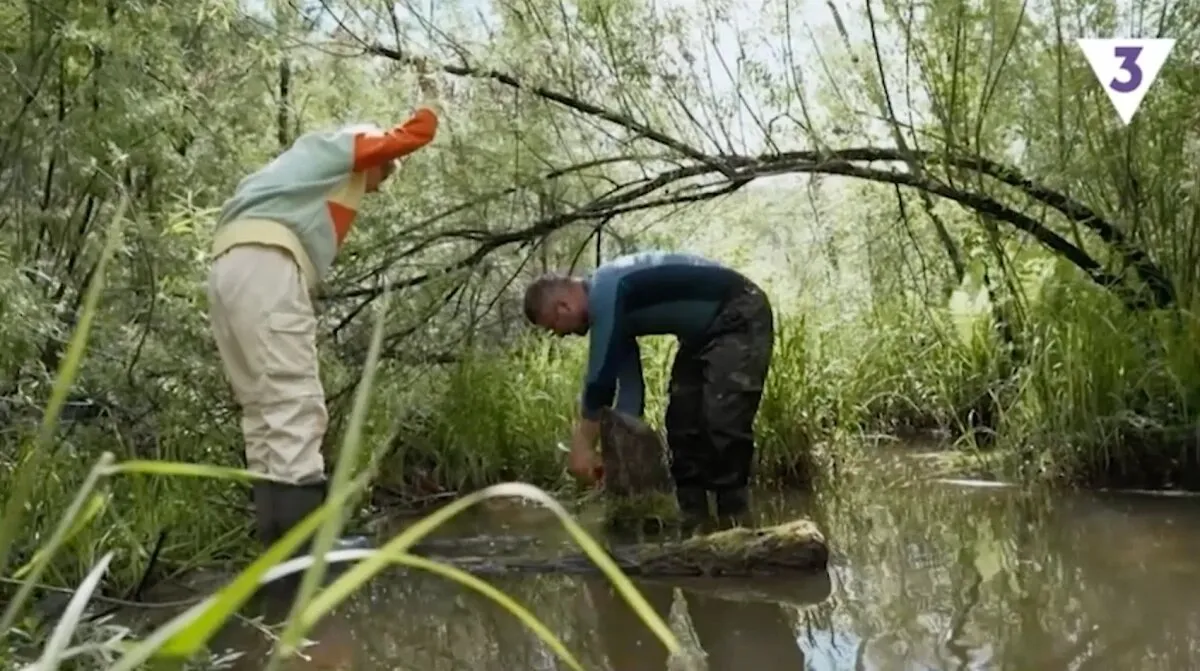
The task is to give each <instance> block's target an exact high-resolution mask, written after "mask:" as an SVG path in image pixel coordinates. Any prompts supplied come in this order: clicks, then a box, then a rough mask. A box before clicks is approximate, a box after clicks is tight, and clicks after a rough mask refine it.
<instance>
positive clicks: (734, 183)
mask: <svg viewBox="0 0 1200 671" xmlns="http://www.w3.org/2000/svg"><path fill="white" fill-rule="evenodd" d="M364 48H365V51H366V53H367V54H370V55H376V56H382V57H385V58H388V59H390V60H393V61H397V62H402V63H415V59H414V58H413V57H412V56H410V55H407V54H404V53H402V52H400V51H397V50H395V49H390V48H387V47H384V46H382V45H378V44H366V43H364ZM441 69H442V71H443V72H445V73H447V74H451V75H455V76H461V77H470V78H476V79H488V80H492V81H495V82H498V83H501V84H504V85H506V86H511V87H513V88H518V89H521V90H525V91H528V92H529V93H532V94H533V95H536V96H538V97H540V98H543V99H545V100H547V101H550V102H553V103H556V104H558V105H561V106H563V107H564V108H566V109H569V110H571V111H573V112H575V113H577V114H582V115H587V116H591V117H594V118H598V119H602V120H604V121H606V122H608V123H612V124H614V125H617V126H619V127H622V128H624V129H626V130H628V131H630V132H632V133H635V134H636V135H638V136H641V137H643V138H646V139H647V140H649V141H651V142H654V143H657V144H659V145H661V146H662V147H664V148H666V149H669V150H671V151H673V152H677V153H678V154H679V155H680V156H681V157H683V158H685V159H689V160H692V161H695V162H696V163H697V164H699V165H693V166H684V167H682V168H679V169H676V170H672V171H667V172H664V173H661V174H660V175H659V176H658V177H656V178H654V179H652V180H650V181H649V182H643V183H641V184H640V186H639V187H638V188H637V189H632V190H629V191H625V192H623V193H622V192H618V193H616V194H610V195H608V196H606V197H603V198H600V199H597V200H594V201H593V202H592V203H589V204H587V205H584V206H583V207H581V208H579V209H577V210H576V211H575V212H572V213H565V214H560V215H558V216H556V217H554V218H549V219H543V220H541V221H539V222H537V223H535V224H534V225H532V226H530V227H527V228H525V229H522V230H520V231H516V232H513V233H507V234H502V235H497V236H495V237H493V238H491V239H489V240H488V241H486V242H483V243H482V244H481V245H480V247H479V248H477V250H476V252H475V253H473V254H471V255H470V256H468V257H467V258H464V259H462V260H461V261H459V262H457V263H454V264H451V265H450V266H448V267H447V269H446V270H443V271H438V272H437V273H432V274H426V275H424V276H417V277H415V278H411V279H409V280H401V281H400V282H398V283H397V285H396V286H397V287H407V286H415V285H417V284H421V283H424V282H426V281H428V279H429V278H430V277H431V276H433V275H440V274H441V272H446V271H447V270H448V271H452V270H455V269H461V268H466V267H471V266H472V265H474V264H475V263H478V261H479V260H481V259H482V258H483V257H486V255H487V254H489V253H491V252H492V251H494V250H496V249H499V248H500V247H503V246H506V245H508V244H513V243H516V242H525V241H528V240H530V239H532V238H533V237H536V236H540V235H544V234H547V233H550V232H553V231H554V230H557V229H559V228H562V227H564V226H566V225H568V224H571V223H574V222H578V221H587V220H594V219H598V218H603V217H607V216H613V215H614V214H619V213H622V212H626V211H632V210H633V209H647V207H649V206H647V205H644V204H639V203H637V202H636V201H637V199H638V198H641V197H644V196H646V195H649V193H652V192H654V191H657V190H658V189H660V188H662V187H665V186H667V185H668V184H671V183H674V182H677V181H680V180H683V179H685V178H687V177H696V176H699V175H704V174H709V173H717V174H719V175H720V176H721V177H723V178H724V179H723V183H724V184H723V185H724V187H725V188H726V189H728V190H729V191H732V190H736V189H737V188H739V187H740V186H743V185H745V184H746V183H748V182H749V181H751V180H753V179H756V178H758V177H762V176H766V175H777V174H787V173H802V172H809V173H820V174H829V175H844V176H851V177H857V178H860V179H865V180H868V181H874V182H882V183H890V184H900V185H905V186H910V187H913V188H916V189H918V190H920V191H922V192H925V193H930V194H935V195H939V196H942V197H944V198H949V199H951V200H954V201H955V202H958V203H960V204H961V205H964V206H966V207H968V208H971V209H973V210H975V211H977V212H979V213H981V214H985V215H990V216H993V217H995V218H996V219H997V220H1000V221H1004V222H1005V223H1008V224H1010V225H1012V226H1014V227H1016V228H1018V229H1020V230H1023V231H1025V232H1027V233H1029V234H1031V235H1033V236H1034V237H1035V238H1036V239H1037V240H1038V241H1039V242H1040V243H1042V245H1044V246H1045V247H1047V248H1048V249H1050V250H1052V251H1054V252H1055V253H1057V254H1058V255H1060V256H1062V257H1063V258H1066V259H1067V260H1069V261H1070V262H1071V263H1073V264H1074V265H1076V266H1077V267H1079V268H1080V270H1082V271H1083V272H1084V273H1086V274H1087V275H1088V276H1089V277H1091V278H1092V279H1093V281H1095V282H1097V283H1098V284H1100V285H1102V286H1105V287H1108V288H1110V289H1112V290H1114V291H1117V292H1119V293H1121V294H1122V299H1123V300H1124V302H1125V304H1126V305H1127V306H1129V307H1130V308H1133V309H1136V308H1142V307H1146V306H1147V305H1148V304H1149V305H1153V306H1155V307H1160V308H1162V307H1167V306H1169V305H1171V304H1172V303H1173V302H1174V300H1175V289H1174V287H1173V286H1172V283H1171V281H1170V279H1169V278H1168V277H1167V275H1166V273H1164V272H1163V271H1162V269H1161V268H1159V267H1158V266H1157V265H1156V264H1155V263H1154V262H1153V260H1152V259H1150V257H1149V255H1148V254H1146V252H1145V251H1144V250H1142V249H1140V248H1138V247H1137V246H1136V245H1134V244H1133V243H1132V242H1131V241H1129V240H1128V238H1127V237H1126V236H1125V235H1124V233H1122V231H1121V230H1120V229H1119V228H1118V227H1117V226H1115V225H1114V224H1113V223H1111V222H1109V221H1107V220H1105V219H1103V218H1102V217H1100V216H1099V215H1098V214H1096V213H1095V212H1094V211H1093V210H1092V209H1091V208H1089V207H1088V206H1086V205H1085V204H1083V203H1081V202H1079V201H1076V200H1074V199H1072V198H1070V197H1068V196H1066V195H1064V194H1062V193H1059V192H1057V191H1054V190H1052V189H1050V188H1048V187H1045V186H1043V185H1040V184H1037V183H1036V182H1034V181H1033V180H1032V179H1029V178H1028V177H1026V176H1024V175H1022V174H1021V172H1020V171H1019V170H1017V169H1016V168H1014V167H1012V166H1007V165H1004V164H1002V163H999V162H996V161H992V160H990V159H986V158H983V157H978V156H964V155H955V154H953V153H933V152H928V151H914V150H908V151H904V150H901V149H875V148H849V149H842V150H836V151H799V152H776V153H772V154H764V155H761V156H757V157H748V156H739V155H729V154H720V155H715V156H714V155H708V154H705V153H703V152H701V151H700V150H698V149H696V148H695V147H692V146H690V145H688V144H687V143H685V142H683V141H681V140H679V139H676V138H673V137H671V136H669V135H668V134H666V133H664V132H662V131H659V130H656V129H654V128H651V127H649V126H647V125H645V124H643V123H641V122H638V121H636V120H634V119H632V118H630V117H629V116H628V115H624V114H621V113H618V112H615V111H613V110H610V109H607V108H604V107H602V106H600V105H596V104H593V103H589V102H586V101H583V100H579V99H577V98H575V97H572V96H570V95H567V94H565V93H562V92H558V91H553V90H550V89H547V88H545V87H537V86H525V85H524V84H522V82H521V81H520V79H519V78H517V77H516V76H514V75H512V74H509V73H503V72H499V71H495V70H490V69H482V68H474V67H471V66H469V65H444V66H442V68H441ZM863 161H867V162H870V161H888V162H901V163H916V164H919V165H921V166H922V167H924V168H926V169H928V168H931V167H938V166H946V167H954V168H959V169H966V170H972V171H975V172H977V173H980V174H983V175H986V176H988V177H991V178H993V179H995V180H997V181H999V182H1001V183H1003V184H1006V185H1008V186H1010V187H1012V188H1014V189H1016V190H1017V191H1018V192H1020V193H1021V194H1023V195H1025V196H1026V197H1029V198H1031V199H1034V200H1036V201H1039V202H1041V203H1043V204H1045V205H1048V206H1050V207H1052V208H1054V209H1055V210H1056V211H1058V212H1059V213H1061V214H1062V215H1063V216H1064V217H1066V218H1067V219H1069V220H1071V221H1074V222H1076V223H1078V224H1080V225H1082V226H1084V227H1086V228H1088V229H1090V230H1091V231H1093V232H1094V233H1096V234H1097V236H1098V237H1099V238H1100V239H1101V240H1102V241H1104V242H1105V243H1106V244H1108V245H1109V246H1110V247H1112V249H1113V251H1114V252H1115V253H1116V254H1117V255H1118V256H1119V258H1121V260H1122V262H1123V263H1124V264H1125V265H1126V266H1127V267H1130V268H1132V269H1134V271H1135V272H1136V273H1137V275H1138V276H1139V278H1140V279H1141V280H1142V282H1143V283H1144V284H1145V285H1146V288H1148V289H1149V290H1150V292H1151V295H1152V300H1150V301H1146V300H1145V299H1142V298H1139V297H1137V296H1135V294H1136V291H1134V290H1131V289H1129V288H1127V287H1124V286H1123V285H1122V283H1121V281H1120V278H1119V277H1117V276H1115V275H1112V274H1110V273H1107V272H1105V271H1103V270H1102V267H1101V265H1100V264H1099V263H1098V262H1097V261H1096V260H1095V259H1094V258H1092V257H1091V256H1090V255H1088V254H1087V253H1086V252H1085V251H1084V250H1082V249H1080V248H1079V247H1077V246H1076V245H1074V244H1072V243H1070V242H1069V241H1067V240H1066V239H1064V238H1063V237H1062V236H1059V235H1057V234H1056V233H1054V232H1053V231H1052V230H1050V229H1049V228H1047V227H1046V226H1044V225H1042V224H1041V223H1039V222H1037V221H1036V220H1034V219H1033V218H1031V217H1028V216H1026V215H1022V214H1020V213H1018V212H1016V211H1015V210H1012V209H1011V208H1008V207H1006V206H1004V205H1003V204H1001V203H999V202H998V201H996V200H995V199H993V198H990V197H988V196H985V195H983V194H978V193H972V192H969V191H966V190H964V189H959V188H952V187H949V186H946V185H944V184H941V183H939V182H935V181H933V180H932V179H929V178H926V177H925V176H924V174H923V172H922V173H918V174H915V175H913V174H901V173H895V172H889V171H879V170H872V169H869V168H863V167H858V166H852V165H849V164H848V162H863ZM710 186H713V188H716V186H715V185H710ZM618 191H619V190H618ZM717 195H721V194H719V193H714V192H713V191H708V192H704V193H699V194H693V195H692V196H690V197H689V199H690V200H692V201H696V200H704V199H710V198H713V197H716V196H717ZM681 198H682V197H680V196H676V197H674V198H666V199H663V200H662V201H660V202H659V203H657V205H667V204H676V203H679V202H686V201H682V200H681ZM378 291H380V290H378V289H371V290H367V289H362V290H351V291H350V293H349V294H342V296H367V295H372V292H378Z"/></svg>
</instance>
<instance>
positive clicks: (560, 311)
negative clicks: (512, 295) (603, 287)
mask: <svg viewBox="0 0 1200 671" xmlns="http://www.w3.org/2000/svg"><path fill="white" fill-rule="evenodd" d="M525 318H526V319H528V320H529V322H530V323H531V324H534V325H536V326H539V327H541V328H544V329H547V330H550V331H553V332H555V333H556V334H558V335H567V334H569V333H574V334H579V335H582V334H584V333H587V289H585V288H584V285H583V282H581V281H580V280H579V279H577V278H574V277H571V276H569V275H564V274H562V273H556V272H549V273H546V274H544V275H542V276H541V277H539V278H537V279H536V280H534V281H533V282H530V283H529V286H528V287H526V288H525Z"/></svg>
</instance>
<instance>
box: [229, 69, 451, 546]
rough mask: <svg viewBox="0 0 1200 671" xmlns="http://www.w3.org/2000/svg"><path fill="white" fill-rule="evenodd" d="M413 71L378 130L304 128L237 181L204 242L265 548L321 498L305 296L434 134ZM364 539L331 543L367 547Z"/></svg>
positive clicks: (322, 423) (312, 340) (423, 77)
mask: <svg viewBox="0 0 1200 671" xmlns="http://www.w3.org/2000/svg"><path fill="white" fill-rule="evenodd" d="M419 70H420V79H419V81H420V88H421V92H422V98H423V100H422V103H421V104H420V105H419V106H418V107H417V109H416V110H415V112H414V113H413V114H412V116H411V117H410V118H408V119H407V120H406V121H404V122H403V123H400V124H399V125H397V126H395V127H393V128H391V129H389V130H383V129H381V128H379V127H376V126H372V125H355V126H347V127H343V128H338V129H334V130H320V131H314V132H311V133H307V134H305V135H302V136H301V137H299V138H297V139H296V141H295V142H294V143H293V144H292V145H291V146H290V147H289V148H287V149H286V150H285V151H284V152H283V153H281V154H280V155H279V156H278V157H277V158H275V160H273V161H271V162H270V163H269V164H267V165H266V166H265V167H263V168H261V169H259V170H258V171H257V172H254V173H253V174H251V175H249V176H247V177H246V178H244V179H243V180H242V181H241V183H239V184H238V186H237V189H236V191H235V192H234V193H233V195H232V196H231V197H230V198H229V199H228V200H227V201H226V202H225V204H224V206H223V207H222V209H221V213H220V216H219V218H218V221H217V225H216V231H215V233H214V237H213V246H212V256H213V261H212V266H211V269H210V272H209V278H208V299H209V316H210V321H211V327H212V333H213V336H214V339H215V340H216V344H217V349H218V351H219V353H220V358H221V362H222V364H223V366H224V369H225V374H226V377H227V379H228V381H229V383H230V386H231V387H232V389H233V393H234V396H235V397H236V399H237V402H238V404H239V405H240V406H241V411H242V422H241V424H242V435H243V439H244V442H245V452H246V461H247V464H248V468H249V469H250V470H251V471H254V472H257V473H262V474H267V475H270V476H274V478H276V479H277V480H276V481H259V482H257V483H256V484H255V487H254V505H255V508H256V511H255V513H256V518H257V535H258V538H259V539H260V541H261V542H262V543H264V544H265V545H267V546H269V545H271V544H272V543H274V542H275V541H276V540H278V539H279V538H280V537H281V536H283V535H284V534H285V533H287V531H288V530H289V529H290V528H291V527H292V526H293V525H295V524H296V523H297V522H299V521H300V520H302V519H303V518H304V517H305V516H307V515H308V514H309V513H311V512H312V511H313V510H315V509H316V508H318V507H320V505H321V504H322V503H323V502H324V499H325V497H326V494H327V492H326V474H325V461H324V458H323V456H322V454H321V444H322V441H323V439H324V437H325V431H326V425H327V423H328V415H327V412H326V408H325V394H324V390H323V388H322V385H321V379H320V374H319V369H318V361H317V344H316V335H317V318H316V316H315V314H314V311H313V304H312V300H311V297H310V291H311V290H312V289H314V288H315V287H316V286H317V285H318V284H319V283H320V282H321V281H322V280H323V279H324V278H325V276H326V274H327V273H328V271H329V268H330V266H331V265H332V264H333V262H334V259H335V257H336V256H337V253H338V251H339V250H340V249H341V247H342V244H343V243H344V242H345V240H346V237H347V235H348V234H349V233H350V229H351V227H352V226H353V223H354V219H355V215H356V213H357V211H358V208H359V204H360V202H361V200H362V198H363V196H364V195H365V194H369V193H374V192H376V191H378V189H379V188H380V186H381V185H382V184H383V183H384V182H385V181H386V180H387V179H388V177H389V176H390V175H391V174H392V172H393V171H394V170H395V165H396V161H397V160H398V159H401V158H403V157H404V156H407V155H409V154H411V153H413V152H415V151H417V150H418V149H420V148H422V147H424V146H425V145H427V144H429V143H430V142H431V141H432V140H433V139H434V136H435V135H436V134H437V130H438V112H437V103H436V99H437V87H436V81H435V80H434V79H433V77H432V76H431V75H429V74H428V73H427V72H426V71H425V68H423V67H421V68H419ZM367 544H368V542H367V541H366V539H362V538H348V539H342V541H341V543H340V544H339V545H340V546H343V547H344V546H365V545H367Z"/></svg>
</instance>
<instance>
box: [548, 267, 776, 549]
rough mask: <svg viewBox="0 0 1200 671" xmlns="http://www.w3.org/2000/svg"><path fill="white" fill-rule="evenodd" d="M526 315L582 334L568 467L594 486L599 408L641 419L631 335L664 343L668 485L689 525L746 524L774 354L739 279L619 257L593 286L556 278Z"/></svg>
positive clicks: (766, 305) (769, 322) (769, 333)
mask: <svg viewBox="0 0 1200 671" xmlns="http://www.w3.org/2000/svg"><path fill="white" fill-rule="evenodd" d="M525 316H526V318H527V319H528V320H529V321H530V322H532V323H533V324H535V325H537V326H539V327H541V328H543V329H546V330H549V331H552V332H554V333H555V334H557V335H560V336H564V335H570V334H573V335H587V336H588V364H587V373H586V375H585V377H584V384H583V394H582V398H581V415H582V417H581V418H580V419H579V421H578V422H577V423H576V425H575V429H574V432H573V435H572V439H571V449H570V454H569V456H568V468H569V469H570V471H571V472H572V473H573V474H575V476H576V477H578V478H580V479H581V480H584V481H591V480H593V479H594V477H595V473H596V467H597V465H598V463H599V461H598V457H597V455H596V451H595V445H596V440H597V438H598V434H599V423H598V421H597V419H598V417H599V412H600V409H601V408H603V407H607V406H609V405H610V404H612V402H613V396H614V395H615V396H616V409H617V410H618V411H620V412H623V413H626V414H631V415H634V416H636V417H641V416H642V414H643V411H644V405H645V402H644V397H645V389H644V383H643V379H642V362H641V353H640V351H639V349H638V343H637V337H638V336H642V335H656V334H671V335H674V336H676V337H677V338H678V339H679V350H678V352H677V353H676V355H675V362H674V364H673V366H672V369H671V383H670V394H669V401H668V405H667V413H666V428H667V443H668V445H669V447H670V450H671V462H672V463H671V475H672V479H673V480H674V481H675V493H676V497H677V499H678V501H679V507H680V511H681V512H682V513H683V515H684V519H685V522H687V523H688V524H690V525H693V526H695V525H699V524H702V523H704V522H706V521H708V520H710V519H711V515H710V511H709V500H708V496H709V492H712V493H713V494H714V495H715V496H714V497H715V499H716V513H717V521H718V522H719V523H720V524H721V525H723V526H728V525H731V524H737V523H741V522H742V521H744V520H745V519H746V516H747V515H748V512H749V510H748V508H749V497H748V493H747V485H748V483H749V479H750V472H751V467H752V464H753V460H754V418H755V416H756V415H757V414H758V407H759V403H760V401H761V399H762V392H763V385H764V384H765V382H766V378H767V373H768V370H769V368H770V364H771V354H772V350H773V347H774V337H775V336H774V328H775V326H774V314H773V312H772V310H771V304H770V301H769V300H768V299H767V296H766V294H765V293H763V291H762V289H760V288H759V287H758V286H757V285H755V284H754V283H753V282H752V281H750V280H749V279H747V278H746V277H745V276H743V275H742V274H741V273H738V272H737V271H734V270H731V269H729V268H726V267H724V266H722V265H721V264H718V263H715V262H713V261H710V260H708V259H705V258H702V257H699V256H695V255H692V254H683V253H669V252H643V253H640V254H632V255H628V256H622V257H618V258H615V259H613V260H612V261H609V262H608V263H606V264H603V265H601V266H600V267H598V268H596V269H595V271H593V272H592V274H591V275H590V276H588V277H569V276H565V275H559V274H556V273H551V274H548V275H545V276H543V277H541V278H539V279H537V280H535V281H534V282H533V283H532V284H530V285H529V287H528V288H527V289H526V292H525Z"/></svg>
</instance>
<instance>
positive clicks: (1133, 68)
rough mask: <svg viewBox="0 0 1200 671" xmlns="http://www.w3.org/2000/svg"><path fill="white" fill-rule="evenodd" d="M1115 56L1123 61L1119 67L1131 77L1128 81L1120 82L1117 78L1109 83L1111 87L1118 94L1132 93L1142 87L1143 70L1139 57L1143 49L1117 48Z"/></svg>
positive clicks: (1114, 51) (1114, 50) (1114, 52)
mask: <svg viewBox="0 0 1200 671" xmlns="http://www.w3.org/2000/svg"><path fill="white" fill-rule="evenodd" d="M1113 55H1115V56H1116V57H1117V58H1119V59H1121V64H1120V65H1118V66H1117V67H1119V68H1121V70H1122V71H1123V72H1125V73H1127V74H1128V75H1129V80H1128V81H1120V80H1119V79H1117V78H1116V77H1113V80H1112V81H1111V82H1109V83H1108V85H1109V87H1111V88H1112V90H1114V91H1116V92H1117V93H1132V92H1133V91H1136V90H1137V89H1138V87H1139V86H1141V85H1142V69H1141V68H1140V67H1138V64H1137V59H1138V56H1141V55H1142V48H1141V47H1115V48H1114V49H1113Z"/></svg>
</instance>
